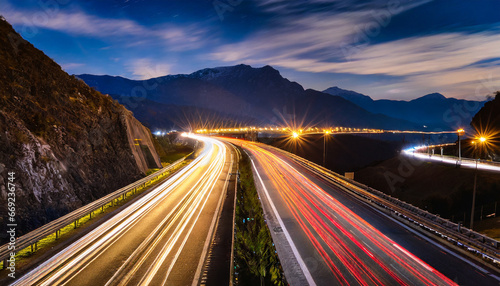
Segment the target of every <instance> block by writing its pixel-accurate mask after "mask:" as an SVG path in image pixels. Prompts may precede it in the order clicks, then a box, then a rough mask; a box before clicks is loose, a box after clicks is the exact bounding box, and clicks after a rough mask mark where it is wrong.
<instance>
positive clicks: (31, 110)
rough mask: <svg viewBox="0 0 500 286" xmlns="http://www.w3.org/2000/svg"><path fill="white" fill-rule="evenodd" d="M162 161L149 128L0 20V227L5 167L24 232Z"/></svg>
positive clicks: (20, 230)
mask: <svg viewBox="0 0 500 286" xmlns="http://www.w3.org/2000/svg"><path fill="white" fill-rule="evenodd" d="M160 166H161V165H160V161H159V158H158V155H157V153H156V150H155V149H154V147H153V143H152V137H151V133H150V131H149V130H148V129H147V128H145V127H144V126H142V125H141V124H140V123H139V122H138V121H137V120H136V119H135V118H134V117H133V115H132V113H131V112H130V111H128V110H126V109H125V108H124V107H123V106H122V105H120V104H119V103H117V102H116V101H114V100H113V99H112V98H111V97H109V96H105V95H102V94H101V93H99V92H97V91H95V90H93V89H92V88H90V87H89V86H87V85H86V84H85V83H84V82H83V81H81V80H79V79H77V78H75V77H73V76H70V75H68V74H67V73H65V72H64V71H63V70H62V69H61V67H60V66H59V65H58V64H56V63H55V62H54V61H52V60H51V59H50V58H49V57H47V56H46V55H45V54H44V53H43V52H41V51H40V50H38V49H36V48H35V47H33V46H32V45H31V44H30V43H28V42H27V41H25V40H24V39H22V38H21V37H20V36H19V35H18V34H17V33H16V32H15V31H14V30H13V28H12V27H11V25H10V24H8V23H7V22H6V21H5V20H3V19H2V20H0V215H1V218H0V225H2V228H3V227H5V225H6V222H5V220H6V218H7V200H6V198H7V189H6V187H7V186H6V184H7V176H8V173H9V172H15V179H14V183H15V184H16V217H15V218H16V222H17V224H18V235H22V234H23V233H26V232H28V231H30V230H33V229H35V228H37V227H39V226H41V225H43V224H45V223H47V222H49V221H51V220H53V219H55V218H57V217H60V216H62V215H64V214H66V213H68V212H70V211H72V210H74V209H76V208H78V207H80V206H82V205H85V204H87V203H89V202H91V201H93V200H95V199H97V198H100V197H102V196H104V195H106V194H108V193H110V192H112V191H114V190H116V189H118V188H120V187H122V186H124V185H127V184H129V183H131V182H133V181H134V180H137V179H139V178H141V177H142V176H143V175H144V173H145V172H146V171H147V169H148V168H152V167H154V168H158V167H160ZM0 233H1V234H0V235H5V231H1V232H0Z"/></svg>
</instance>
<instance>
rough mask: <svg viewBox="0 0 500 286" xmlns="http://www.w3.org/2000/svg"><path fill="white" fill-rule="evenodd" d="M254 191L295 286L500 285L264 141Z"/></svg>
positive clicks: (256, 159)
mask: <svg viewBox="0 0 500 286" xmlns="http://www.w3.org/2000/svg"><path fill="white" fill-rule="evenodd" d="M231 141H232V142H233V143H236V144H237V145H240V146H242V147H243V148H244V149H245V150H246V152H247V153H248V154H250V156H251V161H252V164H253V167H254V172H256V176H255V180H256V186H257V188H258V189H259V194H260V197H261V200H262V202H263V205H264V209H265V211H266V219H267V221H268V225H269V226H270V228H271V231H272V233H273V239H274V241H275V243H276V246H277V250H278V255H279V257H280V260H281V263H282V265H283V268H284V271H285V275H286V277H287V280H288V282H289V283H290V284H291V285H306V284H309V285H456V284H459V285H499V282H500V280H499V279H498V277H497V276H495V275H494V274H493V273H492V272H491V271H489V270H488V269H485V268H484V267H481V266H478V265H475V264H474V263H472V262H470V261H468V260H467V259H465V258H463V257H461V256H460V255H458V254H456V253H453V252H452V251H451V250H448V249H447V248H445V247H443V246H441V245H439V244H437V243H435V242H434V241H431V240H430V239H428V238H426V237H424V236H423V235H421V234H419V233H416V232H415V231H412V230H410V229H409V228H407V227H405V226H404V225H402V224H401V223H399V222H396V221H395V220H393V219H391V218H389V217H387V215H385V214H383V213H381V212H379V211H378V210H375V209H374V208H372V207H371V206H369V205H367V204H365V203H363V202H361V201H359V200H358V199H356V198H354V197H352V196H351V195H349V194H347V192H346V191H345V190H342V189H341V188H340V187H338V186H336V185H334V184H332V183H330V182H328V181H327V180H324V179H322V178H321V177H320V176H317V174H315V173H314V171H311V170H310V169H306V168H304V167H302V166H301V165H299V164H297V163H295V162H294V161H293V160H291V159H290V158H289V157H288V156H287V155H286V154H284V153H282V152H278V151H276V150H275V149H273V148H270V147H267V146H265V145H261V144H254V143H249V142H244V141H237V140H231Z"/></svg>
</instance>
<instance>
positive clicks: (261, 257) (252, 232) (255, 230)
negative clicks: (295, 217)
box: [234, 152, 287, 285]
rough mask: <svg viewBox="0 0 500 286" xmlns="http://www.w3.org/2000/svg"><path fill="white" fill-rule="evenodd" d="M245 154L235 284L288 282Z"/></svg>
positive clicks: (239, 193)
mask: <svg viewBox="0 0 500 286" xmlns="http://www.w3.org/2000/svg"><path fill="white" fill-rule="evenodd" d="M241 154H242V158H241V161H240V164H239V166H240V182H239V184H238V190H237V199H236V217H235V242H234V261H235V269H234V270H235V276H234V277H235V284H236V285H287V283H286V280H285V276H284V274H283V269H282V267H281V264H280V261H279V258H278V254H277V252H276V249H275V247H274V243H273V240H272V238H271V233H270V232H269V228H268V227H267V225H266V222H265V220H264V215H263V210H262V206H261V204H260V199H259V196H258V194H257V189H256V188H255V184H254V179H253V175H252V169H251V165H250V159H249V158H248V156H247V155H246V154H245V153H244V152H241Z"/></svg>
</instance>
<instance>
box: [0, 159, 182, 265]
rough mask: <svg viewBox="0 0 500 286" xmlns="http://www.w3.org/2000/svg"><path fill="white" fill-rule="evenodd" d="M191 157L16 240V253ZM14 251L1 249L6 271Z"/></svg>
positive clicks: (76, 221)
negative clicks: (6, 262) (7, 261)
mask: <svg viewBox="0 0 500 286" xmlns="http://www.w3.org/2000/svg"><path fill="white" fill-rule="evenodd" d="M188 156H189V155H187V156H185V157H183V158H181V159H179V160H177V161H175V162H174V163H172V164H170V165H169V166H167V167H164V168H162V169H160V170H158V171H157V172H155V173H153V174H151V175H149V176H147V177H144V178H142V179H140V180H138V181H136V182H134V183H132V184H129V185H127V186H125V187H123V188H121V189H118V190H116V191H114V192H113V193H111V194H108V195H106V196H104V197H102V198H100V199H98V200H96V201H93V202H91V203H90V204H87V205H85V206H83V207H81V208H79V209H77V210H74V211H72V212H71V213H69V214H67V215H64V216H62V217H60V218H58V219H56V220H53V221H51V222H49V223H47V224H45V225H43V226H41V227H39V228H37V229H35V230H33V231H31V232H29V233H27V234H25V235H23V236H21V237H18V238H16V244H15V247H16V250H15V252H16V253H17V252H19V251H20V250H23V249H25V248H26V247H28V246H30V245H31V246H32V245H34V244H36V243H37V242H38V241H40V240H41V239H43V238H45V237H47V236H49V235H51V234H53V233H55V234H56V238H57V236H58V234H59V232H60V230H61V229H62V228H64V227H66V226H68V225H70V224H72V223H75V226H76V225H77V224H78V220H79V219H81V218H83V217H85V216H86V215H88V214H90V215H91V217H92V212H94V211H96V210H97V209H99V208H102V207H104V206H105V205H107V204H109V203H111V202H114V200H117V199H119V198H120V197H123V198H125V196H126V194H127V193H129V192H131V191H134V192H135V191H136V190H137V188H139V187H146V186H147V185H148V183H149V182H151V181H152V180H154V179H157V178H159V177H161V176H163V175H164V174H165V173H166V172H167V171H170V170H171V169H173V168H174V167H175V166H177V165H178V164H180V163H182V162H183V161H184V160H185V159H186V158H187V157H188ZM11 252H12V250H9V244H8V243H7V244H4V245H2V246H1V247H0V261H3V262H4V264H3V265H4V267H3V268H4V269H5V261H6V260H7V259H8V258H9V257H10V253H11Z"/></svg>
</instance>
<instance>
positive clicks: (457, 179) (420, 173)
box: [354, 155, 500, 225]
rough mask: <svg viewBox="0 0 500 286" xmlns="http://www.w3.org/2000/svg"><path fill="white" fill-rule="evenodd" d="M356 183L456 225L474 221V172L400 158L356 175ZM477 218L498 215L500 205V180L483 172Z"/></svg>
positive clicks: (481, 174)
mask: <svg viewBox="0 0 500 286" xmlns="http://www.w3.org/2000/svg"><path fill="white" fill-rule="evenodd" d="M354 178H355V180H356V181H359V182H361V183H364V184H366V185H368V186H370V187H373V188H375V189H377V190H379V191H382V192H385V193H387V194H390V195H391V196H394V197H397V198H399V199H401V200H403V201H406V202H409V203H411V204H414V205H415V206H418V207H420V208H422V209H426V210H428V211H430V212H432V213H435V214H439V215H441V216H442V217H444V218H448V219H453V220H454V221H455V222H457V221H464V214H465V216H466V219H465V222H466V225H468V224H469V223H468V222H469V220H470V210H471V198H472V189H473V184H474V170H473V169H466V168H455V166H450V165H441V164H439V163H435V162H434V163H430V162H425V161H421V160H410V159H409V158H408V157H406V156H403V155H400V156H397V157H394V158H392V159H389V160H386V161H384V162H381V163H379V164H377V165H374V166H370V167H367V168H364V169H362V170H360V171H359V172H356V174H355V175H354ZM477 183H478V186H477V197H476V203H477V204H476V211H477V213H476V214H475V217H476V218H477V219H479V218H480V216H481V214H480V211H481V206H483V217H485V216H486V215H489V214H491V213H493V212H494V206H495V201H497V202H500V192H498V188H499V186H500V176H498V174H496V173H491V172H486V171H480V172H479V174H478V179H477Z"/></svg>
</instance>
